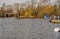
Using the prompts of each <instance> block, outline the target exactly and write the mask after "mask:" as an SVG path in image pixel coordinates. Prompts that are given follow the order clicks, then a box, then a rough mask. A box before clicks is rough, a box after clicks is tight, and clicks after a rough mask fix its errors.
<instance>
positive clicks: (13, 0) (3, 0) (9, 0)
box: [0, 0, 57, 6]
mask: <svg viewBox="0 0 60 39" xmlns="http://www.w3.org/2000/svg"><path fill="white" fill-rule="evenodd" d="M27 1H30V0H0V6H1V5H2V3H6V4H13V3H16V2H19V3H23V2H27ZM37 1H38V0H37ZM48 3H57V0H50V1H49V2H48Z"/></svg>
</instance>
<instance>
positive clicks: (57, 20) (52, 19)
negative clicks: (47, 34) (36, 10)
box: [49, 18, 60, 23]
mask: <svg viewBox="0 0 60 39" xmlns="http://www.w3.org/2000/svg"><path fill="white" fill-rule="evenodd" d="M49 22H51V23H60V18H57V19H54V18H51V19H50V20H49Z"/></svg>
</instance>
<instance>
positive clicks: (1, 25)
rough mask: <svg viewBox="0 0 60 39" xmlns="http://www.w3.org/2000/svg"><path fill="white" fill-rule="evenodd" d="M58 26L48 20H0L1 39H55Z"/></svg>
mask: <svg viewBox="0 0 60 39" xmlns="http://www.w3.org/2000/svg"><path fill="white" fill-rule="evenodd" d="M56 26H57V24H52V23H50V22H49V21H48V20H46V19H16V18H0V39H55V36H54V28H55V27H56ZM55 34H56V33H55ZM56 38H57V37H56Z"/></svg>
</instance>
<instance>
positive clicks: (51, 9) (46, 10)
mask: <svg viewBox="0 0 60 39" xmlns="http://www.w3.org/2000/svg"><path fill="white" fill-rule="evenodd" d="M54 10H55V7H54V6H46V7H45V8H44V9H43V10H41V12H40V13H39V14H38V16H44V15H45V14H52V12H54Z"/></svg>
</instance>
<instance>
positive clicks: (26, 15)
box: [24, 9, 33, 17]
mask: <svg viewBox="0 0 60 39" xmlns="http://www.w3.org/2000/svg"><path fill="white" fill-rule="evenodd" d="M32 12H33V10H32V9H29V10H27V11H25V14H24V16H25V17H29V16H31V14H32Z"/></svg>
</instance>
